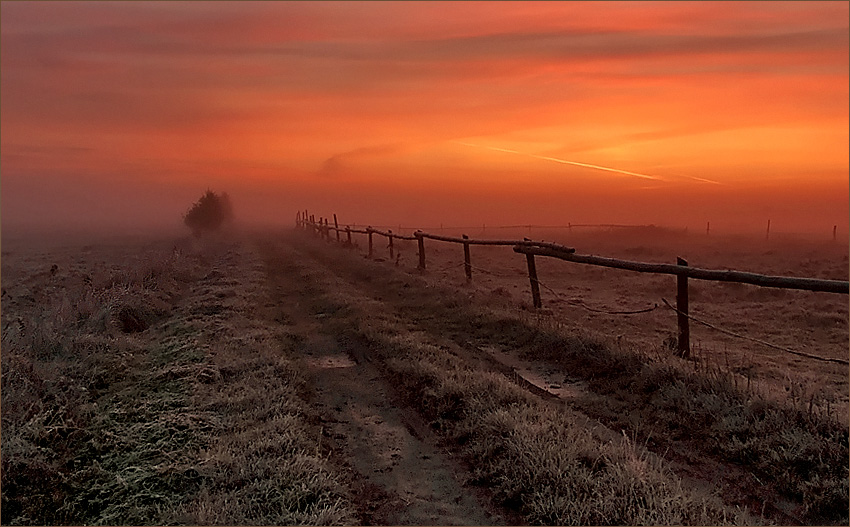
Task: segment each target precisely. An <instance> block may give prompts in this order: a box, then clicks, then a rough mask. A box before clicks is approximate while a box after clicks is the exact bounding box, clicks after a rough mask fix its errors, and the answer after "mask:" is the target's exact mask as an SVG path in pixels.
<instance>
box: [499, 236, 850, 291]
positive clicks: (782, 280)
mask: <svg viewBox="0 0 850 527" xmlns="http://www.w3.org/2000/svg"><path fill="white" fill-rule="evenodd" d="M514 252H518V253H522V254H534V255H537V256H550V257H552V258H558V259H560V260H566V261H568V262H576V263H583V264H589V265H597V266H601V267H613V268H616V269H626V270H628V271H637V272H639V273H655V274H673V275H677V276H686V277H688V278H697V279H699V280H714V281H719V282H738V283H741V284H752V285H758V286H761V287H777V288H782V289H803V290H806V291H820V292H824V293H839V294H845V295H846V294H848V293H850V282H844V281H841V280H821V279H818V278H797V277H793V276H770V275H763V274H756V273H747V272H743V271H727V270H715V269H700V268H698V267H688V266H684V265H673V264H659V263H644V262H633V261H630V260H619V259H616V258H607V257H604V256H593V255H588V254H575V253H567V252H561V251H558V250H557V249H552V248H548V247H528V246H525V245H522V244H517V245H516V246H514Z"/></svg>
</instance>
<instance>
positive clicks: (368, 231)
mask: <svg viewBox="0 0 850 527" xmlns="http://www.w3.org/2000/svg"><path fill="white" fill-rule="evenodd" d="M366 234H368V235H369V258H372V227H368V226H367V227H366Z"/></svg>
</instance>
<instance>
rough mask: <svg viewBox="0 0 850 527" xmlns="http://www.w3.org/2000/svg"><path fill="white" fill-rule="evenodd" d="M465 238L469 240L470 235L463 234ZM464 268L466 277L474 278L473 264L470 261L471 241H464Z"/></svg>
mask: <svg viewBox="0 0 850 527" xmlns="http://www.w3.org/2000/svg"><path fill="white" fill-rule="evenodd" d="M463 239H464V240H468V239H469V236H467V235H466V234H464V235H463ZM463 268H464V269H465V270H466V279H467V280H468V281H471V280H472V264H471V263H470V261H469V242H463Z"/></svg>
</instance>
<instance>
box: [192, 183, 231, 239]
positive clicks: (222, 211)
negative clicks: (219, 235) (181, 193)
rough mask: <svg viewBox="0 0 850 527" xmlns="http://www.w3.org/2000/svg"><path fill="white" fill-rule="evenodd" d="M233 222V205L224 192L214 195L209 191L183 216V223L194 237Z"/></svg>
mask: <svg viewBox="0 0 850 527" xmlns="http://www.w3.org/2000/svg"><path fill="white" fill-rule="evenodd" d="M231 221H233V205H232V204H231V202H230V196H228V195H227V193H226V192H222V193H221V194H216V193H215V192H213V191H211V190H207V191H206V193H205V194H204V195H203V196H201V199H199V200H198V201H197V202H196V203H195V204H194V205H192V208H190V209H189V212H187V213H186V214H185V215H184V216H183V223H185V224H186V226H187V227H189V228H190V229H192V233H193V234H194V235H195V236H200V235H201V234H202V233H203V232H204V231H217V230H219V229H220V228H221V226H222V225H224V224H225V223H229V222H231Z"/></svg>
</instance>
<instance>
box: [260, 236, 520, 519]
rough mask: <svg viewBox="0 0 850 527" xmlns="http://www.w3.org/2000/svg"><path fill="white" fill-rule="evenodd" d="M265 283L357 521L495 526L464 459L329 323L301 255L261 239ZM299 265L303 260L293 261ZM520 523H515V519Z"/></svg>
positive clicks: (497, 515)
mask: <svg viewBox="0 0 850 527" xmlns="http://www.w3.org/2000/svg"><path fill="white" fill-rule="evenodd" d="M261 254H262V255H263V258H264V259H265V261H266V265H267V270H268V285H269V288H270V291H271V292H272V294H273V298H275V299H276V301H275V305H274V306H273V307H272V308H271V310H272V313H270V316H272V317H274V319H276V320H279V321H282V322H285V323H286V324H287V325H288V330H289V331H290V332H291V333H292V335H293V336H294V337H295V338H296V339H298V340H299V341H300V343H301V344H300V347H301V348H302V350H303V354H304V363H305V366H306V369H307V370H308V371H309V372H310V374H311V378H312V382H313V403H314V406H315V407H316V409H317V412H318V413H319V415H320V423H319V424H320V426H321V430H322V441H323V443H324V445H323V447H324V448H325V449H326V451H327V452H328V453H329V455H330V457H331V459H332V460H334V461H335V462H337V463H338V464H339V465H340V466H342V467H343V468H344V469H346V472H347V473H348V479H349V486H350V491H351V494H352V499H353V501H354V503H355V504H357V506H358V508H359V514H360V519H361V521H362V522H363V523H364V524H372V525H426V524H430V525H498V524H504V523H505V519H504V511H501V510H500V509H498V508H496V507H495V506H493V505H492V504H491V503H490V501H489V499H488V498H487V496H485V495H484V492H483V491H482V490H481V489H477V488H471V487H469V486H465V485H464V481H465V480H466V479H468V474H467V473H466V471H465V470H464V469H463V466H462V463H459V462H458V460H456V459H454V458H453V456H452V455H451V453H450V452H448V451H447V450H445V449H443V448H441V446H440V441H439V438H437V437H436V436H435V434H434V432H433V431H432V430H431V429H430V428H429V427H428V425H427V424H426V423H425V422H424V420H422V418H421V417H419V415H418V414H417V413H416V412H415V411H413V410H409V409H405V406H404V405H403V404H401V403H400V401H399V397H398V394H396V393H395V390H394V388H393V386H391V385H390V384H389V383H388V382H387V380H386V379H385V378H384V377H383V375H382V373H381V371H380V368H379V367H378V365H376V364H374V363H372V362H371V361H370V360H369V358H368V354H367V353H365V350H363V349H362V348H361V347H360V345H359V344H358V343H356V342H352V341H348V340H345V339H342V338H340V337H338V336H335V335H333V333H332V332H331V331H330V330H329V329H328V328H327V327H326V324H325V320H326V319H327V316H328V314H327V313H324V312H323V306H322V305H321V301H320V300H319V295H318V294H317V293H318V290H317V289H316V286H315V285H313V284H311V282H310V276H309V274H310V271H309V268H315V266H317V265H319V264H318V263H317V262H310V261H305V259H306V258H307V257H306V256H305V255H303V254H301V253H298V252H296V251H294V250H293V248H291V247H289V246H287V245H284V244H279V243H274V242H271V243H269V242H265V243H263V244H262V245H261ZM299 260H300V261H299ZM517 520H518V518H511V523H517Z"/></svg>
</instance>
